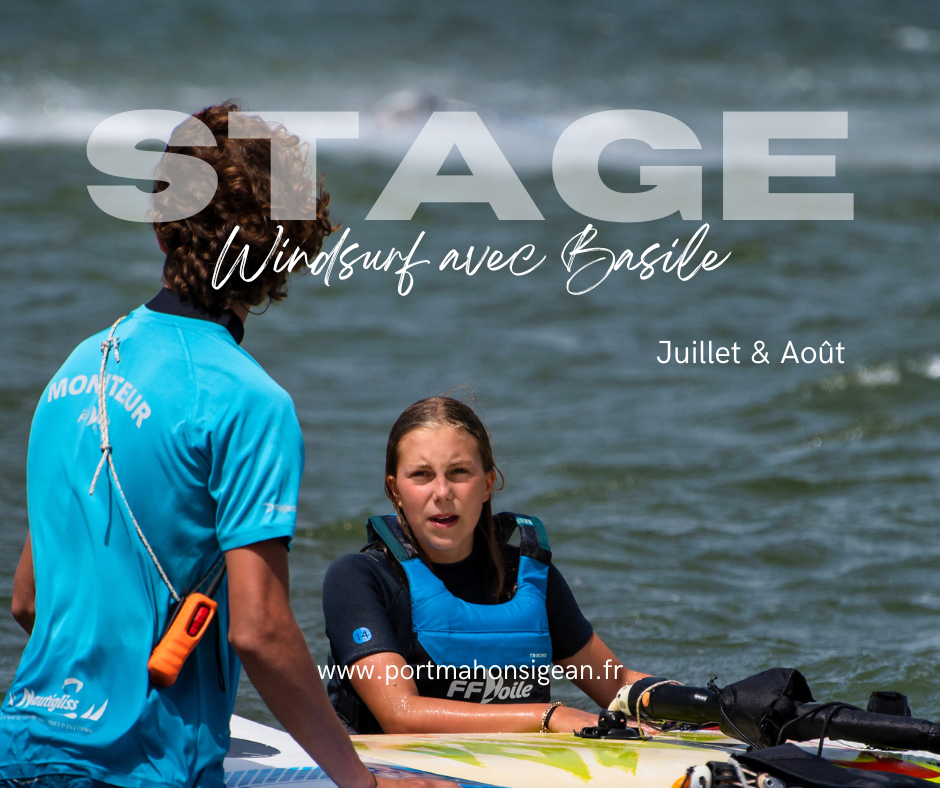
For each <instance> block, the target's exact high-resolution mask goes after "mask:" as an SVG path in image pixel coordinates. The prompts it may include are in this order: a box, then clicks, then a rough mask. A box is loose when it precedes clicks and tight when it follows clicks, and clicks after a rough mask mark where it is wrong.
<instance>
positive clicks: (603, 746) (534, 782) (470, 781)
mask: <svg viewBox="0 0 940 788" xmlns="http://www.w3.org/2000/svg"><path fill="white" fill-rule="evenodd" d="M232 737H233V738H232V743H233V744H232V748H231V749H230V751H229V755H228V757H227V758H226V759H225V784H226V788H247V786H252V787H253V788H254V786H259V787H260V786H269V785H283V784H286V783H292V784H294V785H301V784H305V783H311V784H312V783H315V784H316V785H317V786H318V788H329V787H330V786H333V785H334V783H333V782H332V781H331V780H330V779H329V778H328V777H327V776H326V774H324V772H323V770H322V769H320V768H319V767H318V766H317V765H316V764H315V763H314V762H313V760H312V759H311V758H310V756H309V755H307V753H306V752H304V751H303V749H301V747H300V746H299V745H298V744H297V743H296V742H295V741H294V740H293V739H292V738H291V737H290V736H289V735H288V734H286V733H284V732H283V731H278V730H275V729H274V728H269V727H267V726H265V725H261V724H259V723H256V722H251V721H250V720H246V719H244V718H241V717H232ZM353 744H354V745H355V747H356V750H357V751H358V753H359V756H360V757H361V758H362V760H363V762H365V763H366V765H367V766H368V767H369V768H370V769H371V770H372V771H373V772H375V773H376V774H378V775H379V776H382V777H391V778H396V777H398V778H401V777H419V776H420V777H429V778H434V779H438V780H444V781H445V782H450V783H452V784H453V785H455V786H462V787H463V788H585V786H590V787H591V788H614V787H615V786H616V788H630V787H631V786H636V787H637V788H639V787H640V786H643V788H671V787H672V785H673V784H674V783H675V782H676V781H677V780H678V779H680V778H681V777H683V776H684V775H685V773H686V770H687V769H688V768H689V767H690V766H696V765H702V764H704V763H706V762H707V761H726V760H727V759H728V757H729V756H731V755H734V754H735V753H736V752H743V751H744V749H745V746H744V745H743V744H742V743H741V742H739V741H736V740H734V739H729V738H727V737H725V736H724V735H722V734H721V733H719V732H717V731H699V732H694V733H668V734H659V735H657V736H655V737H654V738H653V739H651V740H648V741H640V740H636V739H629V740H607V741H604V740H597V739H580V738H576V737H574V736H573V735H571V734H564V733H554V734H541V733H522V734H496V733H494V734H426V735H394V734H389V735H379V736H354V737H353ZM816 744H817V743H816V742H802V743H801V744H800V746H802V747H804V748H805V749H807V750H809V751H811V752H815V751H816ZM823 754H824V755H825V756H826V757H828V758H829V760H831V761H833V762H834V763H836V764H837V765H839V766H843V767H846V768H852V769H860V770H865V771H880V772H888V773H894V774H906V775H909V776H912V777H919V778H921V779H924V780H929V781H930V782H934V783H940V757H938V756H936V755H933V754H932V753H922V752H882V751H877V750H869V749H865V748H864V747H862V746H861V745H857V746H852V745H849V744H846V743H842V742H828V741H827V742H826V746H825V748H824V751H823Z"/></svg>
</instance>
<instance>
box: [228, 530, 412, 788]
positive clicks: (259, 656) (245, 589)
mask: <svg viewBox="0 0 940 788" xmlns="http://www.w3.org/2000/svg"><path fill="white" fill-rule="evenodd" d="M225 564H226V567H227V569H228V576H229V580H228V582H229V611H230V614H229V618H230V621H229V641H230V642H231V644H232V646H233V648H234V649H235V651H236V652H237V654H238V656H239V659H241V661H242V664H243V665H244V666H245V672H246V673H247V674H248V678H249V679H251V683H252V684H254V685H255V689H257V690H258V694H259V695H261V699H262V700H263V701H264V702H265V703H266V704H267V706H268V708H269V709H271V711H272V713H273V714H274V716H275V717H277V719H278V721H279V722H280V723H281V725H283V726H284V729H285V730H286V731H287V732H288V733H289V734H290V735H291V736H293V737H294V739H295V740H296V741H297V743H298V744H300V746H301V747H303V748H304V749H305V750H306V751H307V752H308V753H309V754H310V757H312V758H313V759H314V760H315V761H316V762H317V764H318V765H319V766H320V767H321V768H322V769H323V770H324V771H325V772H326V773H327V774H328V775H329V776H330V778H331V779H332V780H333V781H334V782H335V783H336V784H337V785H338V786H341V788H372V787H373V786H374V785H375V786H377V787H378V786H382V785H383V783H385V781H384V780H382V779H378V780H376V778H374V777H373V775H372V774H371V772H369V770H368V769H366V767H365V766H364V765H363V764H362V762H361V761H360V760H359V756H358V755H356V751H355V750H354V749H353V746H352V742H351V741H350V739H349V735H348V734H347V733H346V730H345V728H343V725H342V723H340V721H339V718H338V717H337V716H336V712H335V711H333V707H332V706H331V705H330V701H329V698H328V697H327V695H326V690H324V689H323V683H322V682H321V681H320V675H319V672H318V671H317V666H316V664H315V663H314V661H313V658H312V657H311V656H310V652H309V650H308V649H307V642H306V640H304V636H303V633H302V632H301V631H300V627H299V626H298V625H297V622H296V621H295V620H294V614H293V613H292V612H291V608H290V599H289V595H288V592H289V574H288V568H287V549H286V546H285V545H284V542H283V540H281V539H271V540H268V541H265V542H258V543H257V544H253V545H249V546H247V547H240V548H237V549H235V550H229V551H228V552H226V553H225ZM385 784H386V785H387V783H385ZM392 784H393V785H395V786H399V788H406V787H407V786H412V788H413V786H415V785H429V783H427V782H425V781H418V782H417V783H415V782H412V781H408V780H406V781H401V780H397V781H395V782H394V783H392Z"/></svg>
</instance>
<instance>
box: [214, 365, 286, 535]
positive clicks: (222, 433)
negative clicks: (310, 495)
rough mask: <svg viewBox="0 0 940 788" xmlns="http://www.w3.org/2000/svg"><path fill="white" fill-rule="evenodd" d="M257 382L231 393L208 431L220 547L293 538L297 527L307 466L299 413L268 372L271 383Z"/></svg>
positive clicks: (268, 380)
mask: <svg viewBox="0 0 940 788" xmlns="http://www.w3.org/2000/svg"><path fill="white" fill-rule="evenodd" d="M259 371H260V370H259ZM262 374H263V373H262ZM253 382H255V381H252V380H248V381H246V385H243V386H239V387H238V388H237V389H236V390H235V391H229V392H227V394H228V398H227V401H226V402H225V403H224V405H221V406H220V407H219V408H218V410H217V411H216V414H215V415H216V418H215V419H214V420H213V422H212V423H213V426H212V428H211V430H210V435H209V443H210V453H211V458H210V462H211V469H210V476H209V493H210V495H211V496H212V498H213V499H214V500H215V502H216V505H217V509H216V533H217V535H218V540H219V545H220V547H221V548H222V550H232V549H234V548H237V547H245V546H246V545H250V544H255V543H256V542H262V541H265V540H267V539H277V538H283V537H287V539H288V540H289V539H291V538H293V535H294V529H295V526H296V520H297V498H298V494H299V490H300V480H301V476H302V475H303V469H304V443H303V435H302V433H301V430H300V424H299V423H298V422H297V413H296V411H295V410H294V403H293V402H292V401H291V398H290V397H289V396H288V394H287V392H285V391H284V390H283V389H281V388H280V387H279V386H277V385H276V384H275V383H274V382H273V381H271V380H270V378H267V376H266V375H265V380H264V381H263V382H264V383H266V384H267V385H260V386H259V385H252V383H253Z"/></svg>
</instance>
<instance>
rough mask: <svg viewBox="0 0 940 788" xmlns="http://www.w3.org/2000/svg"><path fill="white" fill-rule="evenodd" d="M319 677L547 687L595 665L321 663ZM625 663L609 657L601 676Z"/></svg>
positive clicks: (587, 675) (587, 674) (585, 675)
mask: <svg viewBox="0 0 940 788" xmlns="http://www.w3.org/2000/svg"><path fill="white" fill-rule="evenodd" d="M317 667H318V670H319V671H320V678H321V679H323V680H325V681H330V680H332V679H334V678H338V679H364V680H372V681H381V682H384V684H385V685H386V686H388V685H389V684H390V683H392V682H394V681H397V680H398V679H405V680H412V681H419V680H421V679H427V680H433V681H442V680H443V681H447V680H450V681H485V680H486V679H490V680H494V679H502V680H503V681H526V680H535V681H537V682H538V683H539V684H541V685H542V686H546V685H548V684H549V683H550V682H551V679H563V678H565V679H569V680H572V681H577V680H580V679H587V680H591V679H593V678H594V668H593V667H592V666H591V665H567V666H564V665H546V664H536V663H534V662H533V663H532V664H531V665H507V666H505V667H500V666H498V665H481V664H480V663H479V662H477V661H476V660H474V661H473V666H472V667H471V666H470V665H435V664H434V663H433V662H428V663H426V664H423V665H411V664H406V665H401V666H398V665H369V664H362V663H357V664H355V665H318V666H317ZM623 670H624V667H623V665H615V664H613V663H611V661H610V660H608V664H606V665H604V666H603V670H599V671H598V676H601V675H603V677H604V678H605V679H608V678H619V675H620V672H621V671H623Z"/></svg>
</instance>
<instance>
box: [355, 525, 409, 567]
mask: <svg viewBox="0 0 940 788" xmlns="http://www.w3.org/2000/svg"><path fill="white" fill-rule="evenodd" d="M366 532H367V535H368V539H369V541H370V542H372V541H374V539H373V534H374V535H375V536H377V537H378V538H379V539H381V540H382V541H383V542H384V543H385V546H386V547H388V549H389V550H391V551H392V555H394V556H395V558H397V559H398V562H399V563H402V564H403V563H404V562H405V561H409V560H411V559H412V558H414V557H415V556H416V553H415V550H414V548H413V547H412V546H411V545H410V544H409V543H408V540H407V539H405V534H404V533H403V532H402V530H401V526H400V525H399V524H398V517H397V516H395V515H394V514H389V515H385V516H383V517H370V518H369V524H368V526H367V528H366Z"/></svg>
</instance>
